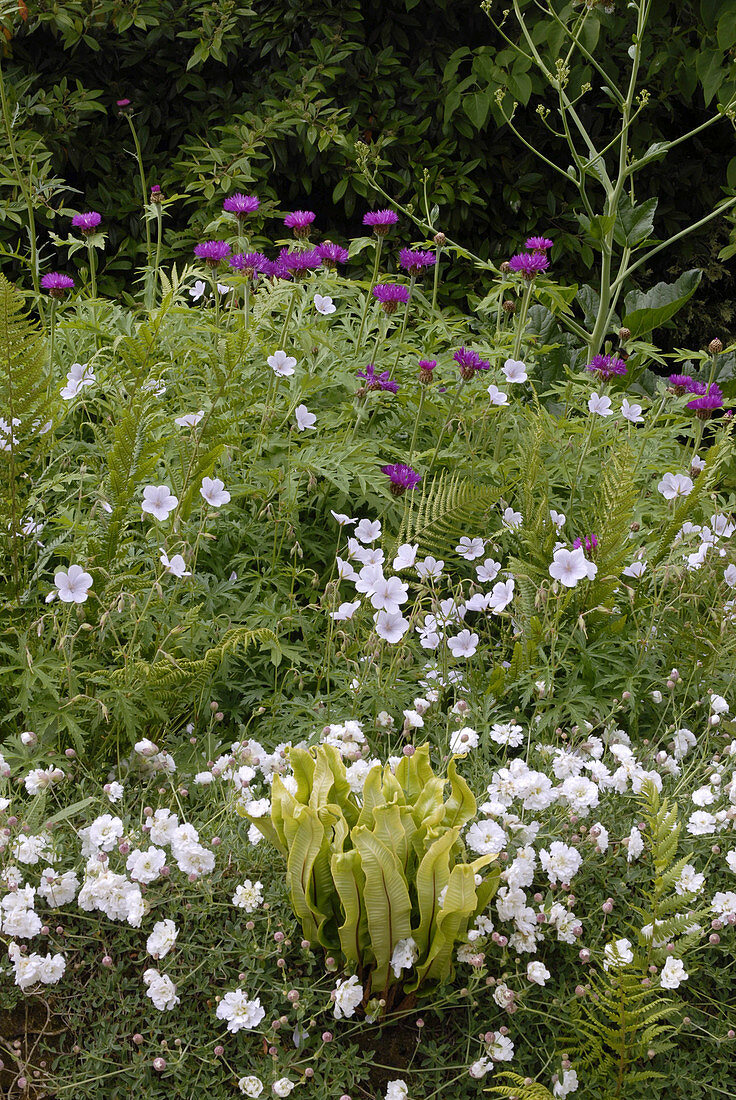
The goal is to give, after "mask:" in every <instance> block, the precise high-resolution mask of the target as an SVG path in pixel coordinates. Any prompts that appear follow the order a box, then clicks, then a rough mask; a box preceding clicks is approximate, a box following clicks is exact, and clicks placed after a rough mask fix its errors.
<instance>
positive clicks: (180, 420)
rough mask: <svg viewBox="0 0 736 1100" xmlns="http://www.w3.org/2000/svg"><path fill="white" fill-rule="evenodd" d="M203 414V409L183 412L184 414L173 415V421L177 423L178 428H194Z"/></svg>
mask: <svg viewBox="0 0 736 1100" xmlns="http://www.w3.org/2000/svg"><path fill="white" fill-rule="evenodd" d="M203 416H204V409H200V410H199V412H195V413H185V414H184V416H176V417H174V423H175V424H178V425H179V427H180V428H195V427H196V426H197V424H199V422H200V420H201V419H202V417H203Z"/></svg>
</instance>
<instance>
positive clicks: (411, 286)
mask: <svg viewBox="0 0 736 1100" xmlns="http://www.w3.org/2000/svg"><path fill="white" fill-rule="evenodd" d="M415 281H416V276H414V275H412V276H411V278H410V279H409V297H408V298H407V299H406V305H405V306H404V319H403V321H402V322H401V332H400V333H399V340H398V347H397V349H396V358H395V359H394V365H393V367H392V368H391V373H390V375H389V379H391V378H393V376H394V374H395V373H396V368H397V367H398V365H399V356H400V355H401V345H402V344H403V342H404V333H405V332H406V322H407V320H408V318H409V306H410V305H411V296H412V294H413V292H414V283H415Z"/></svg>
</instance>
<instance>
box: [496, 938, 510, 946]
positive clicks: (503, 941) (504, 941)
mask: <svg viewBox="0 0 736 1100" xmlns="http://www.w3.org/2000/svg"><path fill="white" fill-rule="evenodd" d="M508 942H509V938H508V936H499V937H498V946H499V947H505V946H506V944H507V943H508Z"/></svg>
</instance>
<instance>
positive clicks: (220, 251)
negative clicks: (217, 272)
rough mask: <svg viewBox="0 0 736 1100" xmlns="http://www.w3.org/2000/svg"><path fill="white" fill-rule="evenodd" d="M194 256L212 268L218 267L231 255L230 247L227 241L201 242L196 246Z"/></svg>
mask: <svg viewBox="0 0 736 1100" xmlns="http://www.w3.org/2000/svg"><path fill="white" fill-rule="evenodd" d="M194 255H195V256H196V257H197V259H198V260H204V262H205V263H206V264H209V266H210V267H217V265H218V264H221V263H222V262H223V261H224V260H226V259H227V258H228V256H229V255H230V245H229V244H228V243H227V241H200V243H199V244H195V246H194Z"/></svg>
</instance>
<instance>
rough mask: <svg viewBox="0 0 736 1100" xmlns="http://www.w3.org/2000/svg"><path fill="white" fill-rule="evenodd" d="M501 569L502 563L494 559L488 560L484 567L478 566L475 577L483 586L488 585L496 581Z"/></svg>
mask: <svg viewBox="0 0 736 1100" xmlns="http://www.w3.org/2000/svg"><path fill="white" fill-rule="evenodd" d="M500 568H501V562H500V561H494V560H493V558H486V560H485V561H484V562H483V564H482V565H476V567H475V575H476V577H477V578H478V580H479V581H480V582H481V584H488V583H489V582H490V581H495V579H496V577H497V576H498V571H499V569H500Z"/></svg>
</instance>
